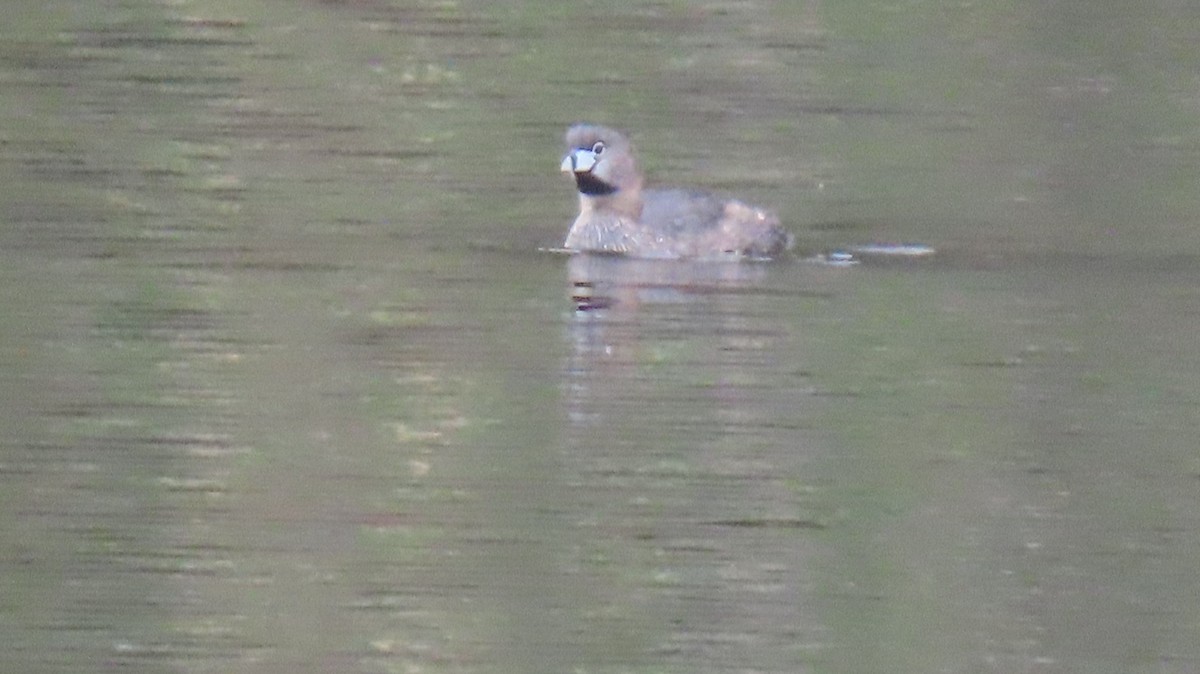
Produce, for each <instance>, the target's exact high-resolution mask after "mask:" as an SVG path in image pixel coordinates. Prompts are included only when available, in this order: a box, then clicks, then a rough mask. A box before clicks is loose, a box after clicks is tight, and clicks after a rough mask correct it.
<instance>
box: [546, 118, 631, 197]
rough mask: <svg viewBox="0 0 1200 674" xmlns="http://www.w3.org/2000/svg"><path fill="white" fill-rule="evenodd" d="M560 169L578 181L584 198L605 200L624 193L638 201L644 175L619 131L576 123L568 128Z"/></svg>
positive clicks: (576, 185) (578, 186)
mask: <svg viewBox="0 0 1200 674" xmlns="http://www.w3.org/2000/svg"><path fill="white" fill-rule="evenodd" d="M561 169H562V171H563V173H570V174H572V175H573V176H574V178H575V187H576V188H578V190H579V193H580V194H581V195H583V196H585V197H604V196H609V195H614V194H617V193H618V192H624V193H625V195H624V196H626V197H634V198H636V196H637V193H638V192H640V191H641V188H642V174H641V171H639V170H638V167H637V162H636V161H635V160H634V158H633V148H632V147H630V145H629V141H628V140H627V139H626V138H625V136H623V135H622V134H621V133H620V132H619V131H614V130H613V129H609V128H606V127H603V126H595V125H593V124H576V125H575V126H572V127H571V128H569V129H567V155H566V156H565V157H563V161H562V166H561Z"/></svg>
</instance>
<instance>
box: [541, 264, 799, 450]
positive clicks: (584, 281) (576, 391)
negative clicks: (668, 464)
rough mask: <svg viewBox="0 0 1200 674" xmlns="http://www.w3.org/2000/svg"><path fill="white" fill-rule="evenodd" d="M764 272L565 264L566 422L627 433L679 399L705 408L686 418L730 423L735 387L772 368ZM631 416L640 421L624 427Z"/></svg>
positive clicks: (776, 323) (737, 396) (774, 340)
mask: <svg viewBox="0 0 1200 674" xmlns="http://www.w3.org/2000/svg"><path fill="white" fill-rule="evenodd" d="M773 266H777V265H772V264H748V263H745V262H740V263H738V262H730V263H713V262H703V263H701V262H685V261H665V260H640V259H631V258H627V257H621V256H615V255H574V256H571V257H570V258H569V259H568V261H567V275H568V279H569V281H570V290H571V296H572V299H573V301H574V305H575V311H574V312H573V314H572V317H571V320H570V322H569V331H570V340H571V345H572V346H571V361H570V363H569V366H568V368H567V375H568V376H567V379H566V381H565V382H564V383H565V389H566V391H567V403H568V409H569V411H570V415H571V419H572V422H573V423H574V424H581V425H583V426H586V427H594V426H595V425H599V424H606V425H607V423H606V422H611V423H613V424H617V425H623V426H624V427H626V428H627V429H632V428H635V427H637V426H638V425H639V424H640V423H652V421H651V420H650V419H649V418H647V417H648V416H652V415H654V414H664V413H667V412H669V409H667V408H673V407H676V406H678V405H680V404H681V401H683V400H684V399H687V401H688V402H687V403H686V405H685V406H687V407H689V408H693V407H695V406H696V405H699V406H701V407H704V408H706V409H705V410H704V411H697V410H695V409H691V410H690V411H688V412H687V415H688V416H694V415H695V414H699V415H701V416H704V415H708V414H710V413H712V412H713V411H714V410H719V411H720V414H725V415H734V416H738V411H737V408H738V405H739V402H741V401H743V400H742V398H743V397H744V396H742V395H741V393H739V391H741V389H742V386H743V384H744V383H745V382H747V381H749V380H752V379H754V378H755V377H757V376H758V374H757V370H758V368H759V367H761V366H762V365H765V364H769V363H773V362H774V360H775V358H776V355H777V354H775V352H774V346H775V345H777V344H778V343H779V341H780V340H779V339H778V338H779V337H782V336H784V334H785V328H784V327H783V326H784V325H785V323H783V322H781V321H780V320H779V319H778V318H777V317H772V315H771V312H770V311H767V310H766V308H765V307H764V303H765V302H768V301H770V300H771V299H772V297H773V296H775V295H778V293H777V292H773V291H772V290H771V289H770V288H769V286H768V284H767V281H768V279H770V278H771V271H772V269H771V268H772V267H773ZM769 370H770V367H768V371H769ZM697 381H700V382H706V385H705V386H703V387H701V388H699V389H698V388H697V387H695V386H694V382H697ZM676 411H678V412H681V413H682V412H683V411H684V410H683V409H682V408H680V409H678V410H676ZM630 412H637V414H635V415H633V416H635V417H639V419H638V420H635V421H633V422H630V420H629V419H628V417H630ZM618 418H620V419H618ZM710 418H711V417H710ZM660 421H662V420H660ZM667 425H668V426H669V424H667ZM652 428H653V426H652Z"/></svg>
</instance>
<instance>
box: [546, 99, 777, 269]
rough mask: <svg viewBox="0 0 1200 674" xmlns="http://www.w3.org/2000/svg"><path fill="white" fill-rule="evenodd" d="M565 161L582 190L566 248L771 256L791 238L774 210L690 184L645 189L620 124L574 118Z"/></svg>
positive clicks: (648, 254)
mask: <svg viewBox="0 0 1200 674" xmlns="http://www.w3.org/2000/svg"><path fill="white" fill-rule="evenodd" d="M566 144H567V153H566V156H564V157H563V160H562V164H561V166H560V168H561V170H562V172H563V173H567V174H570V175H571V176H572V177H573V178H574V180H575V188H576V190H578V192H579V215H578V216H576V218H575V222H574V223H573V224H572V225H571V229H570V230H569V231H568V232H567V237H566V240H565V241H564V242H563V248H565V249H566V250H567V251H569V252H579V253H610V254H619V255H626V256H629V257H639V258H666V259H769V258H775V257H778V256H780V255H781V254H783V253H784V252H785V251H787V250H788V249H789V248H790V247H791V246H792V243H793V241H794V238H793V237H792V235H791V234H790V233H789V232H788V231H787V230H785V229H784V228H783V227H782V225H781V224H780V222H779V217H778V216H777V215H775V213H774V212H772V211H769V210H767V209H764V208H759V207H757V206H751V205H749V204H746V203H744V202H741V201H738V200H736V199H728V198H724V197H720V196H715V195H712V194H708V193H706V192H702V191H699V190H690V189H646V188H644V182H645V180H644V178H643V176H642V172H641V170H640V169H639V168H638V163H637V159H636V157H635V155H634V151H633V146H632V145H631V144H630V142H629V139H628V138H627V137H626V136H625V134H623V133H621V132H620V131H617V130H614V129H611V128H608V127H605V126H600V125H596V124H587V123H581V124H574V125H572V126H571V127H570V128H568V129H567V133H566Z"/></svg>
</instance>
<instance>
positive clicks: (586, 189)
mask: <svg viewBox="0 0 1200 674" xmlns="http://www.w3.org/2000/svg"><path fill="white" fill-rule="evenodd" d="M575 187H576V188H577V189H578V190H579V193H580V194H586V195H587V196H589V197H602V196H605V195H608V194H612V193H613V192H616V191H617V188H616V187H614V186H612V185H609V184H608V183H606V182H604V181H603V180H600V179H599V178H597V177H596V176H594V175H592V174H591V173H576V174H575Z"/></svg>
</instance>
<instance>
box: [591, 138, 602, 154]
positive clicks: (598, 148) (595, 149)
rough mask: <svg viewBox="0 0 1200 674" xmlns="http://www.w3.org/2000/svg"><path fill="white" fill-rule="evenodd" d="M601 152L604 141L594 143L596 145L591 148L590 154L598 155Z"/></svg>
mask: <svg viewBox="0 0 1200 674" xmlns="http://www.w3.org/2000/svg"><path fill="white" fill-rule="evenodd" d="M602 152H604V141H602V140H598V141H596V144H595V145H593V146H592V153H593V154H600V153H602Z"/></svg>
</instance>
